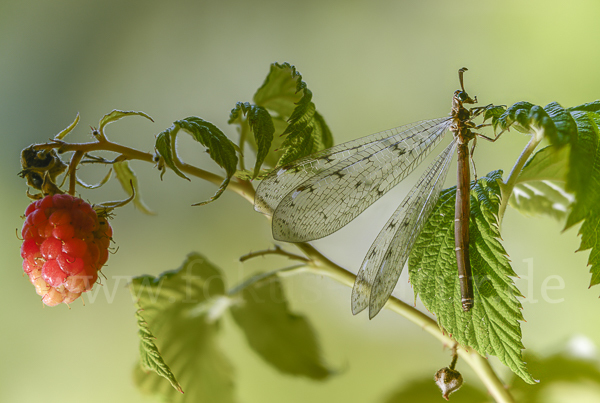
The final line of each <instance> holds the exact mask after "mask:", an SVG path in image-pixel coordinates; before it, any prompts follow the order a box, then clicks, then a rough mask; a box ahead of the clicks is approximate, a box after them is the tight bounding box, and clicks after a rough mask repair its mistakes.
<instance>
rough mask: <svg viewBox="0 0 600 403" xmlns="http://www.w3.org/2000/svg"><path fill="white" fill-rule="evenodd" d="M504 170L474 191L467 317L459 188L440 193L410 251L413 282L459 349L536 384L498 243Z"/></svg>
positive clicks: (507, 265)
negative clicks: (457, 222) (459, 258)
mask: <svg viewBox="0 0 600 403" xmlns="http://www.w3.org/2000/svg"><path fill="white" fill-rule="evenodd" d="M501 179H502V172H501V171H494V172H491V173H489V174H488V175H487V176H486V177H483V178H481V179H479V181H478V182H477V184H476V185H475V186H474V187H473V189H472V190H471V221H470V225H469V231H470V248H469V251H470V257H471V267H472V270H473V288H474V294H475V295H474V296H475V305H474V306H473V308H472V309H471V310H470V311H469V312H464V311H463V310H462V307H461V302H460V300H461V299H460V286H459V282H458V274H457V270H458V269H457V267H456V255H455V251H454V246H455V245H454V204H455V198H456V187H453V188H450V189H446V190H445V191H443V192H442V194H441V196H440V200H439V201H438V204H437V206H436V208H435V210H434V211H433V213H432V215H431V217H430V218H429V221H428V222H427V224H426V225H425V227H424V229H423V231H422V232H421V235H420V236H419V238H418V239H417V242H416V243H415V246H414V247H413V249H412V252H411V255H410V260H409V266H408V267H409V272H410V281H411V283H412V285H413V287H414V291H415V298H416V297H417V295H419V296H420V298H421V301H422V302H423V304H424V305H425V307H426V308H427V309H428V310H429V311H431V312H433V313H434V314H435V315H436V316H437V320H438V323H439V325H440V326H441V327H442V328H443V329H445V331H447V332H448V333H449V334H451V335H452V337H453V338H454V339H455V340H456V341H458V342H459V343H460V344H462V345H463V346H466V347H471V348H473V349H475V350H476V351H477V352H478V353H480V354H482V355H484V356H485V355H486V354H491V355H495V356H497V357H498V358H499V359H500V361H501V362H502V363H504V364H505V365H507V366H508V367H509V368H510V369H511V370H512V371H513V372H514V373H516V374H517V375H518V376H520V377H521V378H522V379H524V380H525V381H526V382H528V383H534V382H535V380H534V379H533V378H532V376H531V374H530V373H529V372H528V371H527V369H526V367H525V363H524V362H523V359H522V356H521V350H522V349H523V348H524V347H523V344H522V342H521V338H522V336H521V326H520V323H519V321H522V320H523V316H522V313H521V304H520V302H519V301H518V300H517V298H516V297H517V296H521V293H520V292H519V290H518V289H517V288H516V287H515V285H514V282H513V280H512V277H515V276H516V274H515V272H514V271H513V270H512V268H511V266H510V263H509V260H508V257H507V254H506V251H505V250H504V248H503V247H502V244H501V243H500V241H499V239H500V231H499V227H498V222H497V214H498V209H499V206H500V188H499V184H498V183H497V181H498V180H501Z"/></svg>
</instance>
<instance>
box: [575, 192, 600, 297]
mask: <svg viewBox="0 0 600 403" xmlns="http://www.w3.org/2000/svg"><path fill="white" fill-rule="evenodd" d="M579 235H581V245H579V249H578V251H584V250H587V249H591V251H590V256H589V258H588V266H591V267H590V273H591V274H592V278H591V280H590V287H591V286H594V285H596V284H600V206H599V205H598V204H596V206H595V207H594V208H592V210H590V211H589V213H588V215H587V217H586V219H585V221H584V222H583V224H582V225H581V228H580V229H579Z"/></svg>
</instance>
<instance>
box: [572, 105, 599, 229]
mask: <svg viewBox="0 0 600 403" xmlns="http://www.w3.org/2000/svg"><path fill="white" fill-rule="evenodd" d="M571 116H572V117H573V119H574V121H575V123H576V125H577V136H573V137H572V138H571V154H570V158H569V172H568V175H567V185H566V189H567V190H568V191H570V192H573V193H574V194H575V203H574V205H573V209H572V210H571V213H570V214H569V217H568V218H567V223H566V224H565V229H567V228H570V227H571V226H573V225H575V224H577V223H578V222H580V221H581V220H583V219H585V218H586V217H587V215H588V214H589V212H590V210H591V209H592V208H594V206H595V205H597V204H598V202H600V144H599V141H600V133H599V130H598V125H599V124H600V115H598V114H596V113H592V112H586V111H573V112H571Z"/></svg>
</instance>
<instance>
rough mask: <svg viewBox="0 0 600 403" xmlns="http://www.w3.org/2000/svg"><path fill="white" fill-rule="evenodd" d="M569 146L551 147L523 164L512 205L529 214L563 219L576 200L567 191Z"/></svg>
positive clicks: (513, 194)
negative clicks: (565, 188)
mask: <svg viewBox="0 0 600 403" xmlns="http://www.w3.org/2000/svg"><path fill="white" fill-rule="evenodd" d="M569 153H570V150H569V148H568V147H557V146H553V145H551V146H547V147H544V148H543V149H541V150H539V151H538V152H537V153H535V154H534V155H533V157H531V158H530V159H529V160H528V161H527V163H526V164H525V166H524V167H523V169H522V171H521V173H520V174H519V177H518V178H517V183H516V185H515V187H514V189H513V192H512V194H511V196H510V199H509V204H510V206H511V207H513V208H515V209H517V210H519V211H520V212H521V213H522V214H524V215H528V216H539V215H547V216H550V217H552V218H554V219H556V220H563V219H564V218H565V216H566V213H567V210H568V209H569V207H570V206H571V203H572V202H573V196H572V195H570V194H568V193H567V192H566V191H565V190H564V187H565V181H566V177H567V170H568V163H569Z"/></svg>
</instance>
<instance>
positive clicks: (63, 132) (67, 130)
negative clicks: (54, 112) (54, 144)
mask: <svg viewBox="0 0 600 403" xmlns="http://www.w3.org/2000/svg"><path fill="white" fill-rule="evenodd" d="M77 123H79V112H77V116H75V120H74V121H73V123H71V124H70V125H69V126H67V127H65V128H64V129H63V130H61V131H60V133H58V134H57V135H56V136H54V140H62V139H64V138H65V136H66V135H67V134H69V133H71V132H72V131H73V129H74V128H75V126H77Z"/></svg>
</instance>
